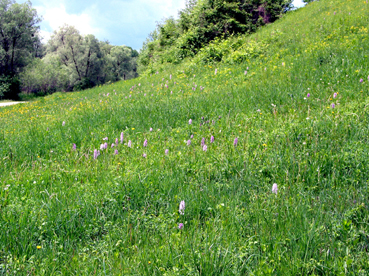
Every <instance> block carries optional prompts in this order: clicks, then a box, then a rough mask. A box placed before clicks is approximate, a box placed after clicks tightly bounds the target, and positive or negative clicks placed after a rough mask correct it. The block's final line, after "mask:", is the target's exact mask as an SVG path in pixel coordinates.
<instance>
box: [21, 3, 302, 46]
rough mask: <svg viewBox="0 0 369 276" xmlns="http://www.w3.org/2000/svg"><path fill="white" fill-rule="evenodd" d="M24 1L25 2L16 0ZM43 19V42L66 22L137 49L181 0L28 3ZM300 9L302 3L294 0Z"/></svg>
mask: <svg viewBox="0 0 369 276" xmlns="http://www.w3.org/2000/svg"><path fill="white" fill-rule="evenodd" d="M17 2H20V3H22V2H26V0H17ZM31 2H32V6H33V8H35V9H36V10H37V13H38V15H41V16H42V17H43V20H42V22H41V35H42V36H43V37H44V41H47V39H48V38H49V37H50V36H51V34H52V33H53V31H55V30H58V29H59V27H60V26H62V25H63V24H65V23H67V24H69V25H73V26H75V27H76V28H77V29H78V30H79V31H80V32H81V33H82V34H93V35H95V36H96V37H97V38H98V39H99V40H108V41H109V42H110V43H111V44H113V45H127V46H131V47H132V48H133V49H136V50H140V49H141V47H142V43H143V42H144V41H145V40H146V38H147V36H148V34H149V33H150V32H151V31H153V30H154V29H155V26H156V22H158V21H161V20H162V19H164V18H167V17H169V16H174V17H177V16H178V11H179V10H181V9H183V8H184V7H185V0H31ZM294 5H295V6H296V7H300V6H302V5H303V3H302V0H294Z"/></svg>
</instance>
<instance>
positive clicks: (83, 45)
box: [46, 25, 104, 89]
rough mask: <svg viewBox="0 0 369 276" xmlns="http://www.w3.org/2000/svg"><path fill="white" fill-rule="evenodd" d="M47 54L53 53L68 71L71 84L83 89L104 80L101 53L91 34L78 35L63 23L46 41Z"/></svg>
mask: <svg viewBox="0 0 369 276" xmlns="http://www.w3.org/2000/svg"><path fill="white" fill-rule="evenodd" d="M46 53H47V54H51V53H54V54H56V55H57V56H58V57H59V58H60V61H61V63H62V64H63V65H64V66H65V67H66V68H67V69H68V70H69V71H70V76H71V85H72V86H73V87H74V88H75V89H84V88H88V87H92V86H94V85H97V84H100V83H103V82H104V79H103V78H102V77H101V75H102V74H101V70H102V64H103V61H102V53H101V51H100V45H99V41H98V40H97V39H96V38H95V36H93V35H86V36H82V35H80V33H79V31H78V30H77V29H76V28H75V27H73V26H68V25H64V26H63V27H61V28H60V30H59V31H55V32H54V35H53V36H52V37H51V39H50V40H49V42H48V45H47V50H46Z"/></svg>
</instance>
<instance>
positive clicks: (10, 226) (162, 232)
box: [0, 0, 369, 275]
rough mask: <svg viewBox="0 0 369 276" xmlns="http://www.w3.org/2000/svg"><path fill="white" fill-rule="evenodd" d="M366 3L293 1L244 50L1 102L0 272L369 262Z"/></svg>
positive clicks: (212, 270)
mask: <svg viewBox="0 0 369 276" xmlns="http://www.w3.org/2000/svg"><path fill="white" fill-rule="evenodd" d="M368 5H369V4H367V3H366V1H364V0H360V1H358V0H351V1H347V0H338V1H323V0H322V1H319V2H314V3H312V4H309V5H308V6H307V7H306V8H304V9H301V10H297V11H295V12H291V13H289V14H288V15H286V16H285V17H284V18H283V19H281V20H280V21H278V22H276V23H274V24H273V25H270V26H266V27H264V28H263V29H262V30H260V31H259V32H257V33H256V34H253V35H251V36H248V37H243V38H242V39H241V40H242V41H243V45H244V47H245V48H247V47H248V46H247V45H256V46H255V47H263V51H255V54H254V55H250V57H249V58H248V60H247V61H246V62H244V63H241V64H230V63H226V62H222V63H218V64H214V65H213V66H210V65H200V64H199V63H195V62H194V61H187V62H186V63H184V64H181V65H178V66H168V67H166V69H165V70H164V71H162V72H160V73H159V74H155V75H153V76H148V77H141V78H139V79H135V80H131V81H126V82H119V83H116V84H113V85H106V86H102V87H97V88H94V89H91V90H88V91H83V92H78V93H67V94H61V93H56V94H54V95H52V96H49V97H45V98H42V99H39V100H38V101H35V102H32V103H29V104H27V105H16V106H12V107H4V108H2V109H0V187H1V190H0V274H2V275H3V274H6V275H15V274H17V275H90V274H91V275H247V274H250V275H344V274H348V275H367V274H366V273H367V271H369V261H368V260H369V256H368V251H369V248H368V247H369V225H368V223H369V211H368V204H369V203H368V198H369V190H368V181H369V171H368V167H369V158H368V157H369V155H368V153H369V150H368V149H369V146H368V142H369V141H368V140H369V139H368V137H369V136H368V135H369V121H368V120H369V113H368V109H369V97H368V96H369V89H368V88H369V80H368V75H369V66H368V56H369V47H368V28H369V12H368V11H369V10H368V7H369V6H368ZM232 39H237V41H238V40H239V38H232ZM230 41H232V40H230ZM255 41H257V43H256V44H255ZM247 67H248V69H247ZM215 69H217V74H215ZM245 71H247V73H246V74H245ZM170 75H171V76H172V78H171V79H170ZM361 80H362V81H361ZM166 85H167V86H168V88H167V87H166ZM201 87H204V88H203V89H201ZM130 89H131V90H130ZM308 94H309V95H310V97H308ZM202 117H203V118H202ZM190 119H191V120H192V124H189V120H190ZM63 122H65V124H63ZM150 128H152V129H153V130H152V131H150ZM121 132H123V133H124V141H123V144H121V143H120V142H119V143H118V144H117V145H115V147H113V148H111V144H112V143H115V138H119V137H120V134H121ZM191 135H193V138H191ZM211 136H214V142H213V143H211V141H210V139H211ZM105 137H108V140H107V141H105V140H103V138H105ZM202 138H205V144H206V146H207V150H206V151H204V147H203V146H202V145H201V140H202ZM236 138H237V139H238V143H237V145H235V144H234V143H235V139H236ZM146 139H147V147H144V141H145V140H146ZM188 140H191V144H190V145H187V143H188ZM129 141H131V143H132V146H131V147H128V142H129ZM104 142H107V143H108V145H109V146H108V149H105V150H101V154H100V156H98V158H97V159H96V160H94V158H93V152H94V150H95V149H99V148H100V144H102V143H104ZM73 144H76V150H74V149H73ZM166 149H168V154H167V155H166V154H165V150H166ZM115 150H118V154H117V155H115V154H114V151H115ZM144 155H145V156H146V157H144ZM273 183H277V185H278V193H277V194H275V193H272V191H271V188H272V185H273ZM182 200H184V201H185V210H184V214H183V215H181V214H180V213H179V212H178V208H179V203H180V201H182ZM180 223H183V224H184V226H183V228H182V229H178V225H179V224H180Z"/></svg>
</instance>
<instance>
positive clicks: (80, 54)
mask: <svg viewBox="0 0 369 276" xmlns="http://www.w3.org/2000/svg"><path fill="white" fill-rule="evenodd" d="M45 54H46V55H45V57H44V58H42V59H35V60H34V61H33V62H32V63H31V64H30V65H28V66H27V67H26V68H25V70H24V72H22V73H21V76H20V78H21V83H22V91H23V93H24V94H37V95H45V94H50V93H53V92H56V91H72V90H73V91H78V90H83V89H87V88H91V87H93V86H96V85H99V84H103V83H105V82H109V81H118V80H121V79H130V78H134V77H137V72H136V71H137V68H136V67H137V66H136V60H137V56H138V53H137V51H135V50H133V49H132V48H130V47H127V46H112V45H110V44H109V43H108V42H101V41H98V40H97V39H96V38H95V37H94V36H93V35H86V36H82V35H80V33H79V32H78V30H76V29H75V28H74V27H72V26H67V25H65V26H63V27H61V28H60V30H59V31H57V32H55V33H54V35H53V36H52V38H51V39H50V40H49V42H48V45H47V47H46V50H45ZM23 97H24V95H23Z"/></svg>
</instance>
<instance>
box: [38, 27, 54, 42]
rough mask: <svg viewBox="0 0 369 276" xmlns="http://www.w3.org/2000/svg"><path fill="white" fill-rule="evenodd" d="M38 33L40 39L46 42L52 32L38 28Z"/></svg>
mask: <svg viewBox="0 0 369 276" xmlns="http://www.w3.org/2000/svg"><path fill="white" fill-rule="evenodd" d="M39 33H40V37H41V41H42V42H43V43H46V42H47V41H48V40H49V39H50V37H51V36H52V34H53V33H52V32H48V31H44V30H40V32H39Z"/></svg>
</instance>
